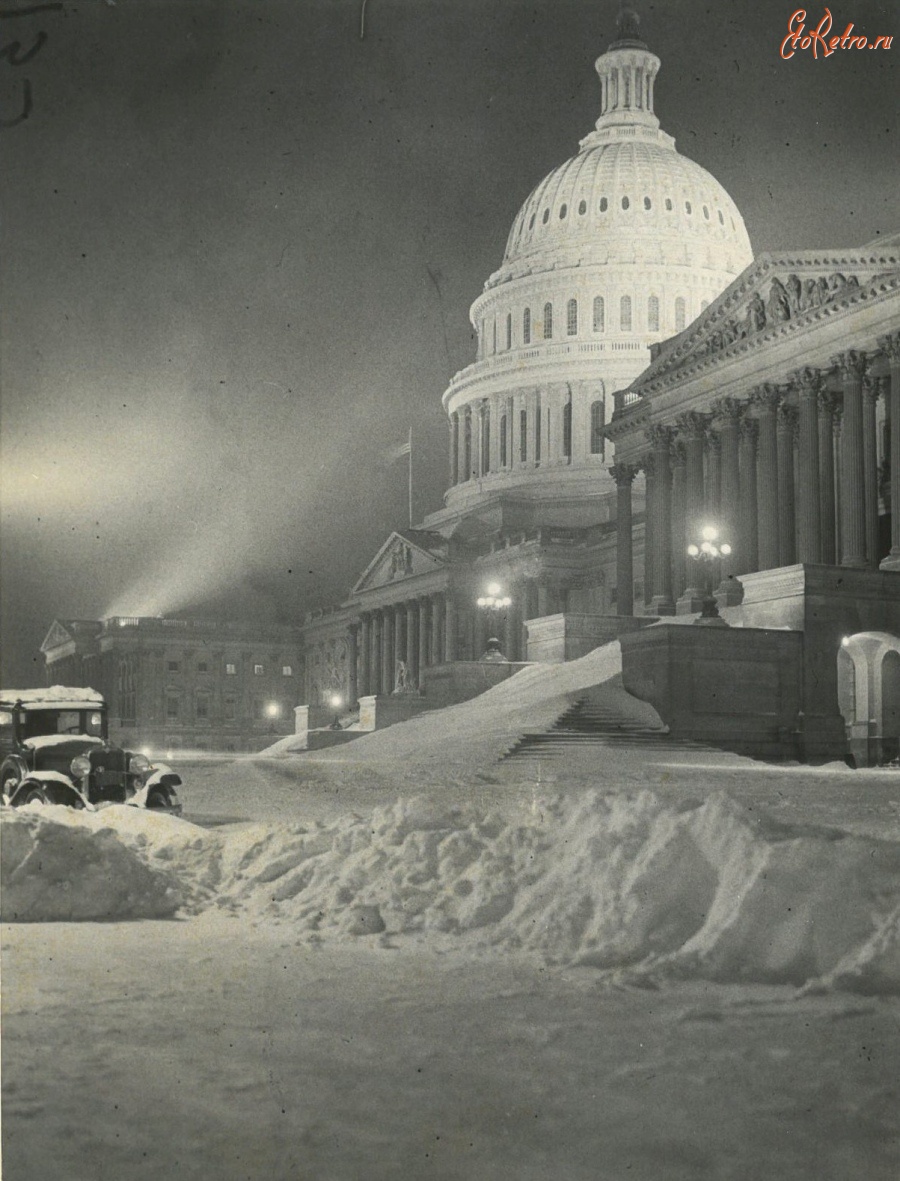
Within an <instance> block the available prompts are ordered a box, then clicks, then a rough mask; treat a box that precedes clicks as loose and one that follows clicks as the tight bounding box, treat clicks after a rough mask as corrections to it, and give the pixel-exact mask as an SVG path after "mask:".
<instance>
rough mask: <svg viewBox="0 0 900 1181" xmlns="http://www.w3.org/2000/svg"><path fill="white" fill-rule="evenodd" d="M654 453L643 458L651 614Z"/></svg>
mask: <svg viewBox="0 0 900 1181" xmlns="http://www.w3.org/2000/svg"><path fill="white" fill-rule="evenodd" d="M654 463H655V461H654V459H653V456H652V455H649V454H648V455H645V456H644V457H643V458H642V459H641V467H642V468H643V469H644V614H645V615H649V614H650V612H649V611H648V610H647V604H648V603H649V602H650V592H651V589H652V586H653V554H654V546H653V516H654V514H653V501H654V497H655V496H656V468H655V466H654Z"/></svg>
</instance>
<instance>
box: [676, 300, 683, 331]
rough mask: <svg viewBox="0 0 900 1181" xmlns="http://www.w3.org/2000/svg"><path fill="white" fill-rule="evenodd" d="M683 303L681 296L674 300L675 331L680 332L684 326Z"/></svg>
mask: <svg viewBox="0 0 900 1181" xmlns="http://www.w3.org/2000/svg"><path fill="white" fill-rule="evenodd" d="M684 316H685V303H684V300H683V299H682V297H681V296H680V295H679V297H678V298H677V299H676V300H675V331H676V332H681V330H682V329H683V328H684Z"/></svg>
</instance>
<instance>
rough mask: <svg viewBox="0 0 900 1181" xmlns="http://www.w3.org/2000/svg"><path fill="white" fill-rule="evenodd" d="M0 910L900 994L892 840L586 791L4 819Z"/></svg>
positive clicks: (736, 811) (711, 802)
mask: <svg viewBox="0 0 900 1181" xmlns="http://www.w3.org/2000/svg"><path fill="white" fill-rule="evenodd" d="M3 823H4V849H3V863H4V868H3V887H4V893H3V910H4V918H6V919H8V920H9V919H13V920H15V919H18V920H19V921H40V920H50V919H61V918H125V917H133V918H142V917H149V916H160V915H165V914H171V913H172V912H173V911H174V910H175V909H176V907H177V906H178V905H179V902H180V905H181V907H182V913H183V914H194V915H197V914H200V913H201V912H203V911H208V910H210V909H211V908H212V907H213V906H215V907H218V908H219V909H220V910H225V911H226V912H228V913H232V914H234V915H237V916H242V917H244V918H245V919H249V920H250V921H252V922H254V923H257V924H267V923H279V924H288V925H290V926H291V927H292V928H293V929H295V930H296V931H297V932H298V933H304V934H305V935H306V936H307V937H310V938H317V939H321V938H324V937H331V938H345V937H349V936H361V935H381V934H384V935H385V936H418V937H420V938H422V937H425V938H428V939H432V940H435V941H441V942H442V944H445V942H446V941H447V940H448V939H449V940H450V941H451V942H454V943H457V944H462V943H464V944H466V945H469V946H471V945H473V944H474V945H479V946H482V947H484V946H494V947H499V948H526V949H530V950H533V951H536V952H538V953H540V954H542V955H544V956H545V957H547V958H548V959H549V960H551V961H553V962H556V963H560V964H567V965H586V966H592V967H596V968H600V969H606V970H623V969H625V970H628V971H629V972H632V973H633V972H638V973H640V974H646V973H648V972H654V973H677V974H678V975H687V976H698V977H702V978H706V979H711V980H718V981H747V982H750V981H755V982H768V983H779V982H780V983H793V984H797V985H804V984H806V985H808V986H810V987H826V986H834V987H841V988H852V989H858V990H861V991H865V992H898V991H900V843H898V842H894V841H877V840H873V839H871V838H865V837H857V836H852V835H848V834H844V833H842V832H838V831H828V830H821V829H812V828H796V827H787V826H783V825H778V824H776V823H775V822H773V821H768V820H765V819H763V820H760V819H759V818H758V817H755V818H754V819H753V820H752V822H751V821H748V819H747V818H746V815H745V813H744V811H743V810H742V809H741V807H740V806H739V805H738V804H737V803H735V802H734V801H733V800H731V799H730V798H728V797H726V796H725V795H716V796H713V797H711V798H709V799H708V800H707V801H706V802H705V803H704V804H702V805H701V806H697V807H693V808H690V809H688V810H682V811H678V810H675V809H673V808H672V807H671V806H666V805H664V804H663V803H662V802H661V801H660V800H659V799H658V798H657V797H656V796H654V795H653V794H652V793H651V792H648V791H645V792H641V793H639V794H637V795H631V796H628V795H619V796H613V797H610V796H601V795H600V794H598V793H594V792H591V793H587V794H585V795H582V796H579V797H574V798H573V797H566V798H560V799H557V800H554V801H548V802H546V803H545V804H543V805H541V806H539V807H537V806H536V807H535V808H533V809H532V812H531V814H530V815H527V816H525V817H524V818H523V819H522V820H521V821H520V822H518V823H509V822H507V821H504V820H502V819H500V818H499V817H496V816H491V815H490V814H485V813H483V812H480V811H478V810H476V809H474V808H447V807H442V806H440V805H437V804H435V803H434V802H431V801H427V800H422V799H413V800H401V801H400V802H398V803H397V804H396V805H394V806H393V807H391V808H383V809H379V810H377V811H375V812H374V813H373V814H372V815H371V816H369V817H367V818H362V817H359V816H349V817H346V818H344V819H343V820H341V821H339V822H337V823H334V824H329V825H317V826H315V827H312V828H310V829H304V828H301V827H298V826H284V825H282V826H278V827H272V826H264V825H254V826H247V827H241V828H235V829H232V830H228V831H226V830H218V831H216V832H211V831H206V830H204V829H200V828H197V827H195V826H193V825H190V824H187V823H185V822H184V821H179V820H174V819H172V818H170V817H167V816H154V815H152V814H147V813H142V812H140V811H138V810H136V809H130V808H109V809H106V810H104V811H103V812H101V813H96V814H86V813H75V812H71V811H68V810H67V809H63V808H59V809H57V808H43V809H35V810H34V811H31V812H26V811H19V812H9V811H5V813H4V816H3Z"/></svg>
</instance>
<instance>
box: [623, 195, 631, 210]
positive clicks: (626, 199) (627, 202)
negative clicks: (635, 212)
mask: <svg viewBox="0 0 900 1181" xmlns="http://www.w3.org/2000/svg"><path fill="white" fill-rule="evenodd" d="M630 204H631V202H630V201H629V200H628V198H627V197H623V198H622V208H623V209H627V208H628V207H629V205H630Z"/></svg>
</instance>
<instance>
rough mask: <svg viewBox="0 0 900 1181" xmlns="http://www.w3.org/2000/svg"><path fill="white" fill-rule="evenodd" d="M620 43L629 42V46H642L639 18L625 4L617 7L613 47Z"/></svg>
mask: <svg viewBox="0 0 900 1181" xmlns="http://www.w3.org/2000/svg"><path fill="white" fill-rule="evenodd" d="M622 42H630V43H631V44H638V45H643V44H644V42H643V40H642V39H641V18H640V17H639V16H638V14H637V13H636V12H635V10H634V9H633V8H632V7H631V6H630V5H628V4H625V3H622V4H621V5H620V6H619V15H618V17H617V19H616V39H615V42H614V45H619V44H620V43H622Z"/></svg>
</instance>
